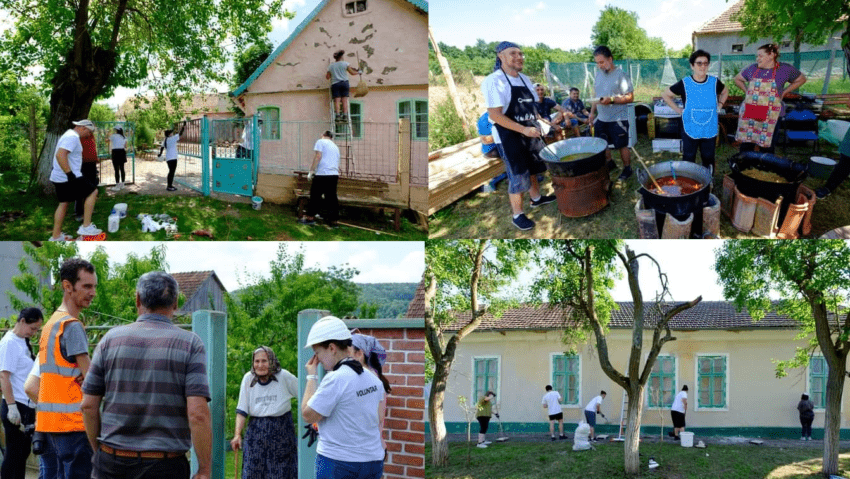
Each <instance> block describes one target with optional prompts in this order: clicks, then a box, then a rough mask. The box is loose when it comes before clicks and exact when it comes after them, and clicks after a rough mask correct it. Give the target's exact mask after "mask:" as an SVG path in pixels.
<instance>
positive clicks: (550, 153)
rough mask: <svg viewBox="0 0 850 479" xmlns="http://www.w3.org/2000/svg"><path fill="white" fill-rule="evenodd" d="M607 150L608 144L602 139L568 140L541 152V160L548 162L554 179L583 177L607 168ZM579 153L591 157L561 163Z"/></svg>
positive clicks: (583, 138) (556, 143) (557, 142)
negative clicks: (562, 159)
mask: <svg viewBox="0 0 850 479" xmlns="http://www.w3.org/2000/svg"><path fill="white" fill-rule="evenodd" d="M605 148H608V142H607V141H605V140H603V139H602V138H588V137H579V138H568V139H566V140H561V141H556V142H555V143H552V144H551V145H549V146H547V147H546V148H543V149H542V150H540V159H542V160H543V161H544V162H546V168H548V169H549V173H550V174H551V175H552V176H553V177H556V176H566V177H572V176H582V175H586V174H588V173H593V172H595V171H599V170H601V169H602V167H603V166H605ZM577 153H587V154H588V155H589V156H588V157H587V158H582V159H580V160H575V161H561V158H563V157H565V156H567V155H574V154H577Z"/></svg>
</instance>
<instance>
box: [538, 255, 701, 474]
mask: <svg viewBox="0 0 850 479" xmlns="http://www.w3.org/2000/svg"><path fill="white" fill-rule="evenodd" d="M543 245H544V246H548V249H547V250H546V251H544V253H543V254H542V255H540V256H539V258H538V259H539V263H540V268H541V273H540V274H539V275H538V276H537V277H538V278H539V279H538V280H536V281H535V283H534V285H533V286H532V292H533V293H534V295H535V297H536V298H541V297H543V296H544V295H545V296H547V297H548V299H549V304H550V305H552V306H557V307H559V308H561V310H562V311H564V316H565V317H564V320H565V324H566V325H568V327H567V328H566V330H565V331H564V342H565V344H567V345H568V347H570V348H574V347H575V346H576V345H578V344H582V343H584V342H587V340H588V339H589V338H590V335H591V334H593V336H594V337H595V340H596V352H597V355H598V357H599V365H600V366H601V367H602V371H603V372H604V373H605V375H606V376H608V377H609V378H611V380H612V381H614V382H615V383H616V384H617V385H619V386H620V387H621V388H623V389H624V390H625V391H626V392H627V393H628V412H627V414H628V418H629V421H628V424H627V426H626V440H625V443H624V446H623V447H624V456H625V457H624V462H625V470H626V473H627V474H637V473H638V472H639V471H640V457H639V441H640V424H641V416H642V415H643V400H644V396H645V394H644V390H645V389H646V383H647V382H648V381H649V377H650V374H651V373H652V367H653V365H654V364H655V360H656V359H657V358H658V354H659V353H660V352H661V348H662V347H663V346H664V344H665V343H667V342H669V341H675V340H676V338H675V337H673V336H672V333H671V331H670V327H669V322H670V320H671V319H672V318H673V317H675V316H676V315H677V314H679V313H681V312H682V311H685V310H687V309H689V308H692V307H694V306H696V305H697V303H699V302H700V301H701V300H702V297H698V298H696V299H694V300H693V301H690V302H686V303H678V304H672V303H670V302H667V301H668V300H670V299H671V298H670V294H669V290H668V289H667V276H666V275H665V274H664V272H663V271H662V269H661V265H660V264H658V262H657V261H655V259H654V258H652V256H649V255H647V254H638V253H635V252H634V251H632V250H631V249H630V248H629V247H628V246H625V248H623V247H622V244H621V242H620V241H618V240H606V241H603V240H598V241H577V240H568V241H547V242H544V244H543ZM621 248H623V249H622V250H621ZM641 258H646V259H648V260H649V261H651V264H652V267H653V269H654V270H657V274H658V276H659V279H660V280H661V285H662V291H661V293H659V294H658V296H657V297H656V298H655V302H654V303H652V304H645V303H644V298H643V293H642V292H641V290H640V284H639V282H638V276H639V263H638V260H639V259H641ZM620 266H621V267H622V268H623V269H624V270H625V273H626V277H627V279H628V284H629V290H630V291H631V295H632V301H633V305H634V306H633V316H632V318H633V319H632V324H633V326H632V347H631V350H630V352H629V362H628V365H627V369H626V370H625V371H623V372H620V371H618V370H617V369H616V368H615V367H614V365H613V364H611V360H610V358H609V355H608V341H607V334H608V322H609V320H610V319H611V312H612V311H613V310H614V309H615V308H616V307H617V306H616V303H615V302H614V300H613V298H612V297H611V288H613V287H614V280H615V279H617V278H619V277H620V276H621V272H620V269H619V267H620ZM645 329H646V330H648V331H652V340H651V343H650V348H649V351H648V353H646V355H645V356H646V359H645V361H642V360H643V357H644V352H643V343H644V338H643V334H644V330H645Z"/></svg>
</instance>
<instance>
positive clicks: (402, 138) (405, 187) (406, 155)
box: [398, 118, 411, 208]
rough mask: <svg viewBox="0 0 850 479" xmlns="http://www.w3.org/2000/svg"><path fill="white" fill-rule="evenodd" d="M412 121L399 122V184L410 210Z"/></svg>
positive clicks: (400, 120)
mask: <svg viewBox="0 0 850 479" xmlns="http://www.w3.org/2000/svg"><path fill="white" fill-rule="evenodd" d="M410 150H411V144H410V119H409V118H400V119H399V120H398V184H399V187H400V188H401V200H402V201H403V202H404V204H405V205H407V207H408V208H410V157H411V152H410Z"/></svg>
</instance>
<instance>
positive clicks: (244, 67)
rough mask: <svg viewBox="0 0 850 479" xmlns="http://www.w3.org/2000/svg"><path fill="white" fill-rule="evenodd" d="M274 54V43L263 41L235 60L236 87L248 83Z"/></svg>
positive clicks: (234, 78)
mask: <svg viewBox="0 0 850 479" xmlns="http://www.w3.org/2000/svg"><path fill="white" fill-rule="evenodd" d="M271 53H272V43H271V42H270V41H268V40H265V39H263V40H261V41H260V42H258V43H254V44H252V45H251V46H249V47H248V48H246V49H245V50H243V51H242V52H240V53H239V54H238V55H236V58H234V59H233V66H234V72H233V83H232V85H233V86H234V87H239V86H240V85H242V84H243V83H245V82H246V81H248V77H250V76H251V75H252V74H253V73H254V72H255V71H256V70H257V69H258V68H260V65H262V64H263V62H264V61H266V58H268V57H269V55H271Z"/></svg>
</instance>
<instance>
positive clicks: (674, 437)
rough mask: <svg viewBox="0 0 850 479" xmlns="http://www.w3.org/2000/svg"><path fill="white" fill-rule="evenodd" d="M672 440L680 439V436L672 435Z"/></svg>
mask: <svg viewBox="0 0 850 479" xmlns="http://www.w3.org/2000/svg"><path fill="white" fill-rule="evenodd" d="M673 440H674V441H679V440H681V438H680V437H679V436H673Z"/></svg>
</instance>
